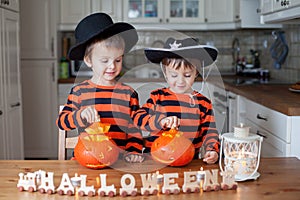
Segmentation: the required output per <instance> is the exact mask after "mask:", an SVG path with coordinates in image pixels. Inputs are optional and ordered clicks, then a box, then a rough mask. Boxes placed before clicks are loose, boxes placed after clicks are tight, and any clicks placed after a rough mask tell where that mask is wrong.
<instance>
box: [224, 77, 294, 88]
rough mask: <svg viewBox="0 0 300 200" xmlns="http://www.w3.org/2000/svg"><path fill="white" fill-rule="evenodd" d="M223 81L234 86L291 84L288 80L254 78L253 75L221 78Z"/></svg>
mask: <svg viewBox="0 0 300 200" xmlns="http://www.w3.org/2000/svg"><path fill="white" fill-rule="evenodd" d="M223 81H224V82H225V83H229V84H232V85H235V86H242V85H267V84H273V85H275V84H291V83H290V82H288V81H284V80H279V79H274V78H254V77H244V76H241V77H239V76H238V77H233V78H223Z"/></svg>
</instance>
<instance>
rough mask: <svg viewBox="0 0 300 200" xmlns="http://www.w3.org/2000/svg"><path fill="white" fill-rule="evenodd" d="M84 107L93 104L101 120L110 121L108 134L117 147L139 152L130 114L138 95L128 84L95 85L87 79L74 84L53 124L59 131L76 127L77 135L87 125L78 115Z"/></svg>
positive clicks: (140, 141) (140, 143)
mask: <svg viewBox="0 0 300 200" xmlns="http://www.w3.org/2000/svg"><path fill="white" fill-rule="evenodd" d="M88 106H94V107H95V109H96V110H97V111H98V114H99V116H100V120H101V122H103V123H109V124H111V126H110V129H109V133H108V134H107V135H108V136H109V137H111V138H112V139H113V140H114V141H115V142H116V144H117V145H118V147H120V148H121V149H122V150H126V151H127V152H137V153H141V152H142V149H143V138H142V134H141V132H140V130H139V129H138V128H137V127H136V126H134V125H133V123H132V116H133V113H134V112H135V111H136V110H137V109H138V108H139V99H138V94H137V93H136V91H134V90H133V89H132V88H131V87H130V86H127V85H125V84H122V83H118V84H116V85H115V86H99V85H96V84H94V83H92V82H91V81H90V80H86V81H83V82H82V83H80V84H78V85H76V86H74V87H73V88H72V89H71V92H70V94H69V96H68V100H67V103H66V104H65V105H64V108H63V110H62V111H61V112H60V114H59V116H58V118H57V120H56V124H57V126H58V127H59V128H60V129H62V130H72V129H76V128H77V129H78V132H79V134H80V133H82V132H85V131H84V129H85V128H87V127H88V126H89V125H90V124H88V123H87V122H86V120H83V119H82V118H81V117H80V114H81V112H82V111H83V109H85V108H86V107H88Z"/></svg>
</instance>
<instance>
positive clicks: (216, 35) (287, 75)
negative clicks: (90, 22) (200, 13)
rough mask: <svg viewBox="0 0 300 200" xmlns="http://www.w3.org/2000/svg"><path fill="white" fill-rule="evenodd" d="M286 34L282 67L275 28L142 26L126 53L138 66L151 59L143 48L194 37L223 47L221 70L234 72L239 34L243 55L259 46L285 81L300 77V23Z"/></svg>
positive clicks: (262, 59) (262, 58)
mask: <svg viewBox="0 0 300 200" xmlns="http://www.w3.org/2000/svg"><path fill="white" fill-rule="evenodd" d="M282 30H283V31H285V37H286V40H287V43H288V46H289V54H288V57H287V59H286V60H285V63H284V64H283V65H282V66H281V69H275V68H274V67H273V59H272V57H271V53H270V47H271V45H272V44H273V43H274V41H275V40H274V39H273V37H272V31H274V29H265V30H262V29H242V30H234V31H229V30H227V31H181V32H176V31H171V30H161V29H160V30H151V31H149V30H147V31H146V30H139V31H138V34H139V41H138V43H137V45H136V46H135V50H134V51H132V52H131V53H130V54H128V55H126V57H125V62H126V66H127V67H130V68H132V67H136V66H139V65H142V64H145V63H147V61H146V59H145V57H144V54H143V49H144V48H145V47H162V45H163V43H164V41H166V40H167V38H168V37H174V38H184V37H193V38H196V39H198V41H199V43H200V44H213V45H214V46H215V47H217V48H218V49H219V52H220V53H219V56H218V59H217V66H218V69H219V71H220V72H221V73H223V74H224V73H234V72H235V71H234V68H235V67H234V65H233V58H232V42H233V40H234V38H238V40H239V44H240V57H242V56H246V55H247V54H249V52H250V49H254V50H259V52H260V63H261V67H262V68H265V69H269V70H270V74H271V77H272V78H277V79H280V80H284V81H289V82H291V83H292V82H296V81H300V24H294V25H290V24H289V25H284V26H283V28H282ZM64 35H65V36H66V37H70V38H71V43H74V42H75V40H74V38H73V33H72V32H65V34H64Z"/></svg>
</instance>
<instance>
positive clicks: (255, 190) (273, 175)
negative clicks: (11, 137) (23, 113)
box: [0, 158, 300, 200]
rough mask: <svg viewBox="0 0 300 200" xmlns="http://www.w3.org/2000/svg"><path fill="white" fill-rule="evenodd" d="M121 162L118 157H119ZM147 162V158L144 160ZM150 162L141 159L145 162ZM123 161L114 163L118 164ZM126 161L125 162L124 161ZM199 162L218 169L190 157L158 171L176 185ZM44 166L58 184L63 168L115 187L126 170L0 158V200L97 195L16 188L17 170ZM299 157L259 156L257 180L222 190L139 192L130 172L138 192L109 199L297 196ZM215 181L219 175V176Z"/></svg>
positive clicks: (70, 162) (229, 199)
mask: <svg viewBox="0 0 300 200" xmlns="http://www.w3.org/2000/svg"><path fill="white" fill-rule="evenodd" d="M120 162H121V161H120ZM146 162H147V161H146ZM151 163H153V162H150V163H144V164H145V165H146V166H149V165H151ZM121 164H123V165H124V163H117V164H116V165H121ZM125 165H126V164H125ZM134 165H135V164H130V165H129V164H127V166H128V167H134ZM136 165H137V167H140V168H141V167H142V164H136ZM201 166H203V167H204V170H208V169H218V168H219V166H218V165H217V164H214V165H207V164H204V163H203V162H202V161H201V160H194V161H192V163H190V164H189V165H187V166H185V167H180V168H179V167H166V168H163V169H160V173H161V174H162V173H167V172H177V173H179V178H178V179H175V182H176V183H178V185H179V187H181V186H182V184H183V172H184V171H189V170H199V168H200V167H201ZM39 169H41V170H44V171H46V172H54V185H55V186H56V187H58V186H59V184H60V181H61V177H62V174H63V173H65V172H67V173H68V174H69V176H70V177H72V176H74V174H75V173H78V175H80V174H86V175H87V185H88V186H89V185H94V186H95V189H96V191H97V189H98V188H99V183H98V185H97V183H96V177H98V176H99V174H100V173H105V174H107V177H108V178H107V185H111V184H115V187H116V189H117V194H118V190H119V188H120V178H121V176H122V175H123V174H125V173H126V172H122V171H118V170H114V169H111V168H107V169H102V170H91V169H87V168H85V167H82V166H81V165H79V164H78V163H77V162H76V161H74V160H67V161H58V160H30V161H29V160H1V161H0V182H1V186H0V189H1V193H0V200H7V199H14V200H17V199H22V200H27V199H28V200H35V199H38V200H42V199H47V200H48V199H64V200H68V199H98V198H99V196H95V197H89V198H88V197H80V198H78V197H74V196H67V195H64V196H60V195H58V194H57V193H56V194H52V195H48V194H40V193H39V192H34V193H29V192H26V191H25V192H19V191H18V189H17V182H18V180H19V177H18V174H19V173H20V172H23V173H27V172H34V171H37V170H39ZM299 169H300V160H298V159H296V158H261V162H260V167H259V170H258V171H259V173H260V174H261V176H260V177H259V178H258V179H257V180H251V181H245V182H239V183H238V189H237V190H226V191H212V192H200V193H191V194H184V193H180V194H178V195H164V194H160V195H159V196H156V195H155V196H154V195H153V196H147V197H146V196H140V195H139V192H140V187H141V179H140V174H139V173H137V174H133V175H134V176H135V178H136V187H137V188H138V195H137V196H136V197H125V198H124V197H121V196H120V195H117V196H115V197H113V198H109V197H107V198H109V199H149V200H150V199H161V200H163V199H191V200H193V199H206V200H214V199H222V200H235V199H236V200H237V199H245V200H247V199H249V200H252V199H271V200H275V199H289V200H290V199H299V196H300V171H299ZM219 182H221V179H220V177H219Z"/></svg>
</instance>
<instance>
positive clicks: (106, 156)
mask: <svg viewBox="0 0 300 200" xmlns="http://www.w3.org/2000/svg"><path fill="white" fill-rule="evenodd" d="M97 124H98V125H95V123H94V124H93V125H92V126H90V127H89V128H90V129H88V128H87V129H86V131H87V132H89V133H92V134H82V135H80V136H79V138H78V142H77V144H76V146H75V149H74V155H75V158H76V160H77V161H78V162H79V163H80V164H81V165H83V166H85V167H87V168H91V169H101V168H104V167H107V166H110V165H112V164H113V163H115V162H116V161H117V160H118V157H119V148H118V147H117V145H116V143H115V142H114V141H113V140H111V139H110V138H109V137H108V136H106V135H105V133H107V132H108V130H109V127H107V126H109V125H107V124H101V123H99V122H97ZM96 129H98V130H96ZM99 130H101V131H99ZM103 130H104V131H103Z"/></svg>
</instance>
